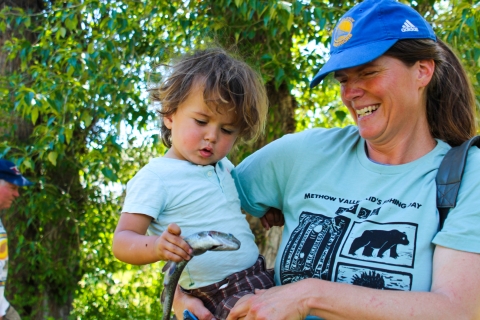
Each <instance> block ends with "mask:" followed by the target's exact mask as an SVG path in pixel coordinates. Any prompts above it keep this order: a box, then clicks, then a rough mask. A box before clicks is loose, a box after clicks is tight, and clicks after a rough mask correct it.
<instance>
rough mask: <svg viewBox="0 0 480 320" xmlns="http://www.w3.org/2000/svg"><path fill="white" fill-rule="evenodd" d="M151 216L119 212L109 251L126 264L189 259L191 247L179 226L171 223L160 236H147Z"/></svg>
mask: <svg viewBox="0 0 480 320" xmlns="http://www.w3.org/2000/svg"><path fill="white" fill-rule="evenodd" d="M151 221H152V218H151V217H149V216H147V215H144V214H136V213H122V215H121V216H120V220H119V221H118V224H117V228H116V229H115V234H114V236H113V254H114V255H115V257H116V258H117V259H119V260H121V261H123V262H126V263H130V264H136V265H141V264H148V263H153V262H157V261H159V260H172V261H175V262H180V261H182V260H190V254H191V253H192V248H190V246H189V245H188V243H186V242H185V241H184V240H183V238H182V237H181V236H180V233H181V230H180V227H179V226H177V225H176V224H174V223H172V224H170V225H169V226H168V228H167V231H165V232H163V233H162V235H160V236H147V235H145V233H146V232H147V228H148V226H149V224H150V222H151Z"/></svg>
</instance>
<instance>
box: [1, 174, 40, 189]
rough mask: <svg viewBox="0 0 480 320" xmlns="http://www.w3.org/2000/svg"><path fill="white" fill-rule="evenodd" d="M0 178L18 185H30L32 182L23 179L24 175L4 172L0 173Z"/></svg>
mask: <svg viewBox="0 0 480 320" xmlns="http://www.w3.org/2000/svg"><path fill="white" fill-rule="evenodd" d="M0 179H2V180H5V181H7V182H10V183H12V184H14V185H17V186H19V187H27V186H31V185H32V184H33V183H31V182H30V181H28V180H27V179H25V177H24V176H13V175H6V174H0Z"/></svg>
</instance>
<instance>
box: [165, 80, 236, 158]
mask: <svg viewBox="0 0 480 320" xmlns="http://www.w3.org/2000/svg"><path fill="white" fill-rule="evenodd" d="M234 120H235V114H234V112H227V111H226V110H225V111H224V112H223V113H221V114H220V113H217V112H215V111H214V110H211V109H210V108H209V107H208V106H207V104H206V103H205V101H204V100H203V86H200V85H198V84H194V85H193V86H192V89H191V91H190V94H189V95H188V97H187V100H185V101H184V102H183V103H181V104H180V105H179V107H178V109H177V111H176V112H175V113H174V114H173V115H172V116H169V117H164V119H163V121H164V123H165V126H166V127H167V128H168V129H170V130H171V131H172V147H171V148H170V149H169V150H168V152H167V153H166V155H165V157H168V158H174V159H180V160H187V161H190V162H192V163H194V164H199V165H209V164H214V163H216V162H217V161H219V160H220V159H222V158H224V157H225V156H226V155H227V153H228V152H229V151H230V150H231V149H232V147H233V144H234V143H235V140H236V139H237V136H238V133H239V130H238V128H236V127H235V126H234V125H233V123H234Z"/></svg>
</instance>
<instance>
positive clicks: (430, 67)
mask: <svg viewBox="0 0 480 320" xmlns="http://www.w3.org/2000/svg"><path fill="white" fill-rule="evenodd" d="M417 64H418V81H419V84H420V87H426V86H427V85H428V84H429V83H430V80H432V77H433V73H434V72H435V61H433V59H429V60H419V61H417Z"/></svg>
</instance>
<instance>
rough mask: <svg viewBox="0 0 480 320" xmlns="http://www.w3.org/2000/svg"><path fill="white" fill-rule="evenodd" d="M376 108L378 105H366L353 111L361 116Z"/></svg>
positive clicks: (370, 112)
mask: <svg viewBox="0 0 480 320" xmlns="http://www.w3.org/2000/svg"><path fill="white" fill-rule="evenodd" d="M377 109H378V105H374V106H368V107H365V108H363V109H360V110H355V111H356V112H357V115H358V116H359V117H363V116H368V115H369V114H372V112H374V111H375V110H377Z"/></svg>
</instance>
